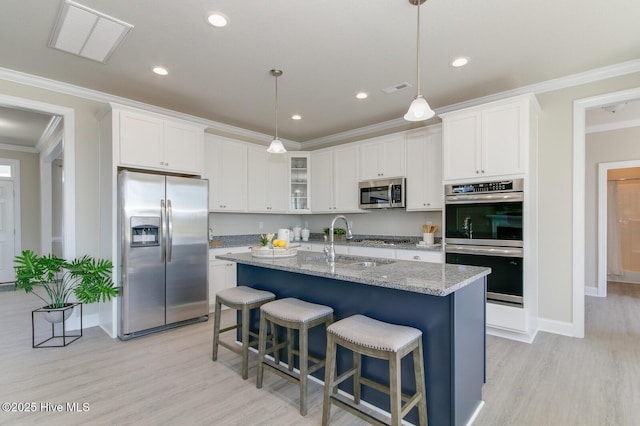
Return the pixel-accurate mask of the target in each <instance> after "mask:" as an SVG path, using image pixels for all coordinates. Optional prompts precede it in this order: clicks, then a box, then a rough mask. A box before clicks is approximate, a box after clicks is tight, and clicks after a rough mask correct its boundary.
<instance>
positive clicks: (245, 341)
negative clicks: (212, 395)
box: [242, 306, 249, 380]
mask: <svg viewBox="0 0 640 426" xmlns="http://www.w3.org/2000/svg"><path fill="white" fill-rule="evenodd" d="M247 377H249V308H248V307H247V306H243V307H242V379H243V380H247Z"/></svg>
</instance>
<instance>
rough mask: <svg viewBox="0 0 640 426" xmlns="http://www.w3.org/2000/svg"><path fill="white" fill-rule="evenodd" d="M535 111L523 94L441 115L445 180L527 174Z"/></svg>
mask: <svg viewBox="0 0 640 426" xmlns="http://www.w3.org/2000/svg"><path fill="white" fill-rule="evenodd" d="M536 112H537V102H536V101H535V98H533V97H532V96H523V97H519V98H511V99H507V100H502V101H497V102H492V103H491V104H487V105H483V106H480V107H473V108H467V109H465V110H461V111H455V112H450V113H446V114H442V115H441V117H442V125H443V138H444V140H443V149H444V171H443V173H444V180H447V181H451V180H462V179H477V178H485V177H502V176H510V175H521V174H524V173H526V172H527V169H528V168H527V164H528V160H529V159H528V148H529V141H530V139H531V135H532V133H535V127H536V122H535V114H536Z"/></svg>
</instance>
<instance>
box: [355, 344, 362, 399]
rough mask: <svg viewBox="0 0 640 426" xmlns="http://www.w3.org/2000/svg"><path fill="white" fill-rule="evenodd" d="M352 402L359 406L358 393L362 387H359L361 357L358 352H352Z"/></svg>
mask: <svg viewBox="0 0 640 426" xmlns="http://www.w3.org/2000/svg"><path fill="white" fill-rule="evenodd" d="M353 368H354V370H355V371H354V372H353V402H355V403H356V404H360V392H361V391H362V386H361V385H360V377H361V376H362V355H360V354H359V353H358V352H355V351H354V352H353Z"/></svg>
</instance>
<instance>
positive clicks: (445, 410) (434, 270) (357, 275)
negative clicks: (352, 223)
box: [217, 252, 490, 425]
mask: <svg viewBox="0 0 640 426" xmlns="http://www.w3.org/2000/svg"><path fill="white" fill-rule="evenodd" d="M217 258H218V259H223V260H230V261H233V262H236V263H237V268H238V271H237V273H238V285H246V286H250V287H254V288H258V289H262V290H268V291H271V292H273V293H275V294H276V296H277V297H278V298H283V297H297V298H300V299H302V300H306V301H308V302H312V303H319V304H323V305H327V306H331V307H332V308H333V309H334V312H335V319H336V320H339V319H341V318H345V317H348V316H350V315H354V314H358V313H359V314H363V315H367V316H369V317H372V318H375V319H378V320H380V321H386V322H389V323H394V324H401V325H407V326H411V327H415V328H418V329H420V330H421V331H422V333H423V336H422V339H423V348H424V364H425V365H424V367H425V368H424V371H425V379H426V383H427V406H428V416H429V423H430V424H435V425H463V424H467V423H468V422H469V421H470V420H471V419H472V418H473V416H474V414H475V413H476V411H477V410H478V409H479V408H480V407H481V406H482V404H483V402H482V386H483V384H484V381H485V281H486V276H487V275H488V274H489V273H490V269H489V268H481V267H471V266H464V265H448V264H435V263H423V262H411V261H401V260H391V259H377V258H362V257H354V256H338V258H337V261H336V263H335V265H334V266H333V267H332V266H331V265H329V264H328V263H327V262H326V261H325V260H324V256H322V255H320V254H318V253H312V252H298V254H297V255H296V256H295V257H291V258H262V257H260V258H258V257H253V256H252V255H251V254H250V253H243V254H235V255H219V256H217ZM251 327H252V328H254V329H256V330H257V328H258V314H257V313H254V315H253V317H252V324H251ZM324 334H325V330H324V329H323V328H321V327H316V328H314V329H312V330H311V331H310V334H309V353H310V354H312V355H315V356H321V357H324V355H325V350H326V346H325V343H326V338H325V335H324ZM339 349H342V348H339ZM410 358H411V357H406V358H405V359H404V360H403V364H402V365H403V369H402V386H403V390H404V391H405V392H406V393H412V391H413V390H414V387H415V383H414V379H413V365H412V361H411V359H410ZM350 364H351V355H350V353H349V352H348V351H346V350H342V351H340V350H339V351H338V371H339V373H340V372H342V371H344V370H345V369H346V367H347V366H349V365H350ZM323 373H324V371H323V370H319V371H318V372H316V373H315V374H314V375H315V376H316V377H317V378H319V379H320V380H324V376H323ZM363 375H365V376H368V377H372V378H374V379H376V380H379V381H382V382H385V383H388V367H387V365H386V363H385V362H383V361H381V360H377V359H370V358H367V359H365V360H364V362H363ZM341 389H342V390H344V391H345V392H347V393H350V394H351V393H352V388H351V383H350V381H347V382H345V383H343V384H342V385H341ZM362 399H363V400H364V401H367V402H369V403H371V404H373V405H375V406H377V407H380V408H382V409H384V410H387V411H388V409H389V402H388V397H387V396H386V395H385V394H382V393H379V392H378V391H375V390H373V389H368V388H363V393H362ZM415 411H416V410H415V409H414V410H413V412H412V413H410V415H409V416H408V418H407V419H408V420H409V421H411V422H414V423H416V422H417V412H415Z"/></svg>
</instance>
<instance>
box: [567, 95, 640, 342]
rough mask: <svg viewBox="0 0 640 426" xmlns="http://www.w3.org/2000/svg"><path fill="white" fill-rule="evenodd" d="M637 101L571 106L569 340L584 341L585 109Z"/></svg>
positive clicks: (611, 98) (599, 100)
mask: <svg viewBox="0 0 640 426" xmlns="http://www.w3.org/2000/svg"><path fill="white" fill-rule="evenodd" d="M634 99H640V88H634V89H630V90H624V91H620V92H614V93H607V94H604V95H599V96H594V97H590V98H585V99H578V100H576V101H574V103H573V161H572V164H573V177H572V186H573V194H572V210H573V221H572V222H573V227H572V235H573V237H572V247H573V249H572V252H573V253H572V265H571V266H572V268H571V269H572V271H573V280H572V287H573V298H572V299H573V303H572V308H573V309H572V311H573V313H572V333H571V335H572V336H573V337H579V338H582V337H584V323H585V285H584V283H585V251H584V247H585V231H586V229H585V215H586V212H585V208H584V206H585V190H586V179H585V168H586V160H585V152H586V111H587V109H589V108H596V107H602V106H606V105H611V104H614V103H617V102H626V101H631V100H634Z"/></svg>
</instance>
